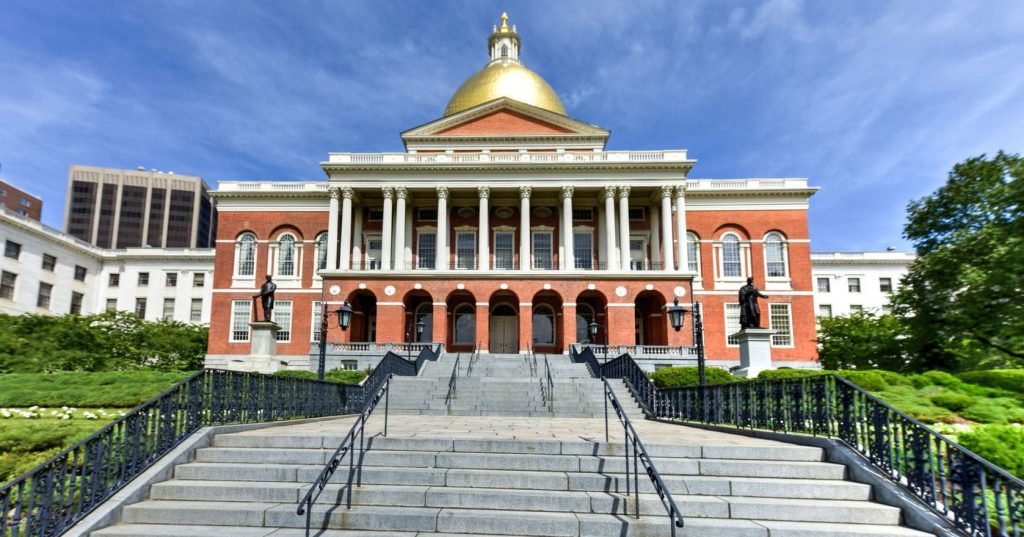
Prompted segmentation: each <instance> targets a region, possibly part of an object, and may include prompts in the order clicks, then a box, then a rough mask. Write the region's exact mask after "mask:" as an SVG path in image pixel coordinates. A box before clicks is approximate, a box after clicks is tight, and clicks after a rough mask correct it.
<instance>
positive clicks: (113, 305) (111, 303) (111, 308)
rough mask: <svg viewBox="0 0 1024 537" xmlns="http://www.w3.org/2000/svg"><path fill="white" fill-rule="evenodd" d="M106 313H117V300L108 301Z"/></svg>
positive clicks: (110, 299) (109, 299)
mask: <svg viewBox="0 0 1024 537" xmlns="http://www.w3.org/2000/svg"><path fill="white" fill-rule="evenodd" d="M106 311H108V312H110V311H117V299H116V298H108V299H107V307H106Z"/></svg>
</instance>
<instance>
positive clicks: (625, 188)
mask: <svg viewBox="0 0 1024 537" xmlns="http://www.w3.org/2000/svg"><path fill="white" fill-rule="evenodd" d="M617 190H618V192H619V199H620V200H621V199H626V198H628V197H629V185H621V186H619V187H618V189H617Z"/></svg>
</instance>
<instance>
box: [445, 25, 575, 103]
mask: <svg viewBox="0 0 1024 537" xmlns="http://www.w3.org/2000/svg"><path fill="white" fill-rule="evenodd" d="M488 46H489V47H490V49H491V61H490V63H488V64H487V66H485V67H484V68H483V69H481V70H480V71H478V72H477V73H476V74H474V75H473V76H471V77H469V78H468V79H467V80H466V81H465V82H463V83H462V86H459V89H458V90H457V91H456V92H455V95H453V96H452V99H451V100H450V101H448V106H447V107H445V109H444V115H445V116H450V115H452V114H457V113H459V112H462V111H463V110H468V109H470V108H473V107H474V106H477V105H480V104H483V103H486V102H488V101H493V100H494V99H497V98H499V97H508V98H510V99H514V100H516V101H519V102H523V103H526V104H529V105H533V106H536V107H537V108H543V109H544V110H548V111H551V112H554V113H556V114H561V115H563V116H564V115H565V107H564V106H563V105H562V100H561V99H559V98H558V94H557V93H555V90H553V89H551V86H550V85H549V84H548V83H547V82H546V81H545V80H544V79H543V78H541V77H540V76H539V75H538V74H537V73H534V72H533V71H531V70H529V69H527V68H526V66H524V65H523V63H522V62H521V61H519V34H518V33H516V28H515V26H513V27H512V28H511V29H509V27H508V16H507V15H505V14H504V13H502V15H501V27H500V28H498V27H495V29H494V32H493V33H492V34H491V37H490V39H488ZM503 49H504V50H503Z"/></svg>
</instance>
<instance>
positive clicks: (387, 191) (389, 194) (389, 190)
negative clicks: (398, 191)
mask: <svg viewBox="0 0 1024 537" xmlns="http://www.w3.org/2000/svg"><path fill="white" fill-rule="evenodd" d="M380 191H381V193H382V194H384V199H386V200H389V199H393V198H394V197H395V189H394V187H390V186H382V187H380Z"/></svg>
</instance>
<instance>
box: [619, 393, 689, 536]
mask: <svg viewBox="0 0 1024 537" xmlns="http://www.w3.org/2000/svg"><path fill="white" fill-rule="evenodd" d="M601 382H602V383H603V384H604V441H605V442H606V443H607V442H609V431H608V404H609V403H611V406H612V408H613V409H615V415H616V416H618V418H619V422H621V423H622V434H623V438H624V445H625V448H626V449H625V458H626V497H627V498H628V497H629V495H630V492H631V491H632V493H633V510H634V516H635V517H636V518H640V483H639V475H640V472H639V465H638V463H639V464H640V465H643V467H644V468H643V469H644V473H646V474H647V477H648V478H650V480H651V484H652V485H653V486H654V492H656V493H657V494H658V498H659V499H660V500H661V504H662V506H664V507H665V511H666V512H667V513H668V519H669V526H670V528H671V534H672V537H675V535H676V528H681V527H683V513H682V511H680V510H679V507H678V506H677V505H676V502H675V500H673V499H672V493H671V492H669V490H668V487H667V486H665V482H664V481H662V479H661V474H659V473H658V470H657V468H655V467H654V461H653V460H651V456H650V455H649V454H648V453H647V448H645V447H644V443H643V442H641V441H640V437H639V436H638V435H637V434H636V429H634V428H633V424H632V423H631V422H630V421H629V416H626V413H625V411H623V409H622V404H620V403H619V398H618V397H616V396H615V392H614V391H613V390H612V387H611V385H610V384H608V379H606V378H604V377H601ZM631 451H632V454H633V456H632V459H633V471H632V476H633V483H632V485H631V484H630V482H629V478H630V470H629V463H630V452H631ZM626 508H627V512H626V514H627V515H628V514H629V512H628V505H627V507H626Z"/></svg>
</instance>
